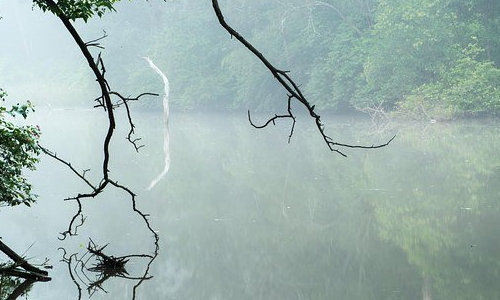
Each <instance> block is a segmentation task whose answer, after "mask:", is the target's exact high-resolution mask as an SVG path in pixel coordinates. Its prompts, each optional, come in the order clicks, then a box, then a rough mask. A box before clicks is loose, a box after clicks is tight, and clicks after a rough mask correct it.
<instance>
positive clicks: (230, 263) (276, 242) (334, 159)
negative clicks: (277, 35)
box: [0, 110, 500, 300]
mask: <svg viewBox="0 0 500 300" xmlns="http://www.w3.org/2000/svg"><path fill="white" fill-rule="evenodd" d="M33 120H34V122H35V123H37V124H39V125H40V126H41V127H42V131H43V139H42V143H43V144H44V145H45V146H46V147H49V148H51V149H53V150H54V151H56V152H57V153H58V155H60V156H61V157H64V158H71V160H72V162H73V165H74V166H75V167H76V168H77V169H81V170H82V169H87V168H90V169H91V171H90V172H88V173H87V176H88V178H89V179H94V180H96V179H97V178H99V175H100V172H99V168H100V159H101V157H102V154H101V150H100V147H101V139H102V138H103V134H104V131H105V130H104V129H105V127H104V126H105V125H104V124H105V123H104V122H105V119H103V116H102V115H101V114H100V112H97V111H57V110H51V111H41V112H38V113H37V114H36V115H35V116H34V118H33ZM136 120H137V125H138V134H139V136H141V137H142V138H143V139H142V141H143V143H144V144H146V147H144V148H143V149H141V151H140V152H139V153H138V154H136V153H135V151H134V150H133V148H132V147H130V146H129V145H127V144H126V143H125V141H124V136H125V132H126V130H127V128H121V129H120V130H119V131H118V132H117V134H116V138H115V142H114V144H113V157H112V161H111V175H112V176H113V177H114V178H115V179H116V180H118V181H119V182H120V183H122V184H125V185H128V186H129V187H130V188H132V189H133V190H134V191H135V192H136V193H137V194H138V203H139V204H138V205H139V207H140V208H141V209H142V210H143V211H144V212H147V213H150V214H151V223H152V226H153V227H154V228H155V229H157V230H158V232H159V234H160V238H161V240H160V255H159V257H158V259H157V260H156V262H155V263H154V264H153V266H152V272H151V273H152V274H153V275H154V278H153V279H152V280H149V281H147V282H145V283H144V284H143V285H141V286H140V287H139V288H138V290H137V299H200V300H201V299H249V300H250V299H252V300H253V299H287V300H288V299H376V300H378V299H384V300H385V299H424V300H430V299H500V288H498V282H500V236H499V234H498V228H500V215H499V210H500V201H499V200H500V199H499V198H500V184H499V182H500V155H499V154H498V151H499V149H500V137H499V133H500V124H499V123H494V122H478V121H471V122H468V123H463V124H456V123H453V124H439V123H438V124H420V125H411V126H410V125H407V124H404V125H403V124H393V125H392V127H390V128H389V129H387V130H385V131H382V132H381V131H380V130H379V129H380V128H376V127H375V126H373V124H372V123H371V122H369V121H358V122H353V121H354V120H352V119H348V118H347V119H342V120H337V121H332V122H330V123H329V124H328V129H327V130H328V131H329V132H332V137H335V138H338V139H339V140H340V141H342V142H357V141H359V142H361V143H366V144H371V143H377V142H380V141H384V140H385V139H388V138H390V137H391V136H392V134H394V133H397V134H398V136H397V138H396V140H394V142H393V143H392V144H391V145H390V146H389V147H387V148H384V149H380V150H375V151H351V150H348V151H347V154H348V155H349V157H348V158H342V157H340V156H338V155H334V154H332V153H330V152H328V151H327V148H326V146H325V145H324V144H323V143H322V142H321V140H320V138H319V136H318V135H317V133H316V131H315V130H314V128H313V127H312V126H311V124H309V123H308V119H307V118H306V117H304V118H302V119H301V120H299V123H298V124H297V132H296V134H295V136H294V137H293V139H292V142H291V144H287V136H288V127H287V126H286V124H282V125H280V126H276V127H273V128H269V129H266V130H260V131H258V130H255V129H253V128H251V127H250V126H249V125H248V124H247V122H246V116H245V114H238V115H217V114H208V115H204V114H178V113H177V114H176V113H174V114H172V119H171V158H172V164H171V169H170V171H169V173H168V174H167V176H166V178H164V180H162V181H161V182H160V183H159V184H158V185H157V186H156V187H155V188H154V189H153V190H151V191H146V190H145V188H146V187H147V186H148V184H149V182H150V181H151V180H152V179H153V178H154V177H155V176H156V175H157V174H158V173H159V172H160V171H161V170H162V168H163V166H162V163H163V158H162V155H163V153H162V129H161V115H160V114H147V113H142V114H141V113H140V114H137V115H136ZM30 176H31V179H32V181H33V182H34V184H35V188H36V192H37V193H38V194H39V196H40V197H39V202H38V204H37V205H35V206H34V207H32V208H24V207H18V208H2V209H1V210H0V228H1V229H2V230H1V237H2V241H4V242H5V243H6V244H8V245H9V246H11V247H12V248H14V249H15V250H17V251H18V252H20V253H23V252H24V251H26V250H27V252H26V254H25V255H26V256H27V257H28V258H30V259H31V261H32V262H34V263H37V262H38V263H41V262H43V261H44V259H45V258H48V259H50V263H51V264H52V265H53V266H54V268H53V269H52V270H51V271H50V275H51V276H52V277H53V280H52V281H51V282H49V283H38V284H36V285H34V287H33V289H32V291H31V292H30V294H29V299H76V297H77V290H76V287H75V286H74V285H73V283H72V281H71V279H70V278H69V276H68V270H67V266H66V265H65V264H64V263H61V262H60V259H61V257H62V252H61V251H58V250H57V248H58V247H61V246H63V247H65V248H66V249H68V252H69V253H74V252H79V253H80V254H83V253H85V246H86V244H87V242H88V240H89V238H92V239H93V240H94V241H95V242H96V243H97V244H99V245H105V244H108V243H109V246H108V247H107V248H106V250H107V254H110V255H115V256H120V255H126V254H130V253H139V252H144V253H148V252H151V251H152V237H151V233H150V232H148V231H147V230H146V228H145V226H144V224H143V222H141V220H140V219H139V218H138V216H137V214H134V213H133V212H132V210H131V205H130V200H129V198H127V196H126V195H124V194H123V193H121V192H118V191H116V190H112V189H110V190H109V191H107V192H105V193H104V194H103V195H101V196H100V197H98V198H96V199H91V200H87V201H84V203H83V204H84V214H85V216H87V220H86V222H85V224H84V226H82V227H81V228H80V230H79V235H78V236H77V237H73V238H68V239H67V240H65V241H63V242H61V241H59V240H58V239H57V237H58V232H60V231H63V230H65V229H66V228H67V225H68V222H69V220H70V219H71V216H72V215H73V213H74V212H75V211H76V206H75V203H73V202H69V201H66V202H64V201H63V199H64V198H65V197H68V196H73V195H76V193H78V192H82V191H86V190H85V186H84V185H82V184H81V183H80V182H79V181H78V180H77V179H76V178H75V177H74V176H73V175H72V174H71V173H70V172H69V171H68V170H67V169H66V168H65V167H64V166H62V165H61V164H59V163H57V162H55V161H53V160H52V159H50V158H48V157H43V160H42V162H41V164H40V166H39V170H38V171H37V172H35V173H34V174H31V175H30ZM30 246H31V247H30ZM142 268H144V263H143V262H141V261H140V260H135V261H132V262H131V264H130V265H129V266H128V267H127V269H128V270H129V272H130V273H131V275H137V274H139V273H140V272H141V270H142ZM134 284H135V282H134V281H128V280H123V279H118V278H113V279H110V280H109V281H107V282H106V283H105V284H104V285H103V288H105V289H106V290H107V291H108V292H109V293H108V294H106V293H103V292H98V293H96V294H94V296H93V297H92V299H127V298H129V299H130V297H131V293H132V287H133V285H134ZM84 296H85V297H84V298H86V296H87V295H86V294H85V293H84Z"/></svg>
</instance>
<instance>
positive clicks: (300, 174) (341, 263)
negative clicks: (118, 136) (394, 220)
mask: <svg viewBox="0 0 500 300" xmlns="http://www.w3.org/2000/svg"><path fill="white" fill-rule="evenodd" d="M219 122H220V124H218V125H220V127H219V126H218V125H215V124H217V121H214V120H210V122H208V121H207V122H205V121H204V120H200V119H197V120H193V119H191V118H188V120H186V123H189V124H190V126H183V125H184V124H177V126H175V127H177V128H183V129H182V136H179V142H178V145H185V146H184V147H186V148H183V149H182V151H181V150H180V149H179V148H178V147H179V146H174V147H173V148H172V151H173V153H174V154H175V156H176V157H177V159H178V160H179V161H188V160H189V161H190V162H191V163H192V165H193V166H196V167H193V168H189V167H176V166H173V167H172V170H171V172H172V173H171V175H173V176H172V177H171V178H169V180H170V181H169V184H168V187H167V186H158V187H157V188H158V191H156V192H157V193H158V194H159V195H161V197H164V198H166V199H168V201H169V205H168V206H164V205H161V206H158V209H157V211H156V212H157V214H158V216H160V218H162V220H163V222H166V225H165V226H166V227H167V228H169V234H168V235H167V236H165V239H166V241H165V242H164V243H166V245H168V249H169V251H168V252H169V255H168V257H169V259H168V261H161V262H160V261H159V262H158V264H157V265H156V268H157V270H158V271H157V275H156V279H157V280H158V281H159V282H162V283H168V289H167V288H165V287H164V286H158V287H155V290H154V292H151V294H149V296H150V297H153V295H155V297H161V298H166V299H169V298H173V297H175V298H178V299H179V298H186V299H206V298H210V296H213V298H228V299H231V298H238V299H252V300H255V299H301V298H302V299H329V298H331V296H332V295H336V296H337V297H338V298H342V299H373V298H375V299H397V298H390V297H389V296H390V295H392V293H393V291H399V294H398V295H400V296H401V298H402V299H403V298H407V299H410V298H415V297H414V296H415V295H420V293H421V286H420V284H419V283H418V279H419V277H418V274H417V273H416V271H415V268H414V267H412V266H410V265H409V264H408V263H407V262H406V257H405V256H404V255H403V253H402V251H401V250H400V249H398V248H397V247H394V246H393V245H392V244H390V243H387V242H380V241H379V238H378V232H377V230H376V225H377V224H376V219H375V218H374V212H373V208H372V206H371V201H370V200H369V199H370V197H369V193H368V192H367V191H366V182H367V179H366V178H365V176H364V174H363V173H360V172H359V170H363V164H362V162H363V161H362V160H358V159H353V160H350V161H349V162H345V159H344V158H342V157H331V155H329V153H328V152H327V151H324V149H323V147H322V146H323V145H321V143H320V142H319V141H316V142H315V139H314V136H309V135H308V133H307V132H306V133H304V132H303V131H301V130H297V132H296V133H295V134H296V135H297V137H298V138H300V140H301V143H292V144H291V145H289V146H286V144H285V143H286V141H284V143H283V144H282V146H283V147H279V145H278V143H279V142H277V140H279V139H276V137H277V136H281V135H282V128H281V127H279V126H277V127H276V128H277V132H275V135H271V136H269V135H267V134H266V135H264V134H259V133H257V134H255V132H254V131H252V130H251V128H246V127H245V126H241V125H242V124H241V122H240V123H238V122H237V121H234V124H232V123H231V121H230V120H220V121H219ZM227 124H231V126H228V125H227ZM239 125H240V126H239ZM284 130H286V129H283V131H284ZM221 131H225V134H224V135H221V134H220V132H221ZM173 134H176V133H175V132H174V133H173ZM262 145H267V147H268V148H267V147H264V146H262ZM269 149H274V150H276V149H280V150H279V155H269V153H271V152H272V151H268V150H269ZM304 157H307V158H308V159H302V158H304ZM309 158H311V159H309ZM332 170H334V171H332ZM204 174H210V176H204ZM165 270H167V271H165ZM373 295H376V296H373ZM388 295H389V296H388Z"/></svg>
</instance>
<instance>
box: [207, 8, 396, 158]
mask: <svg viewBox="0 0 500 300" xmlns="http://www.w3.org/2000/svg"><path fill="white" fill-rule="evenodd" d="M212 7H213V9H214V12H215V14H216V16H217V19H218V20H219V23H220V25H221V26H222V27H223V28H224V29H225V30H226V31H227V32H228V33H229V34H230V35H231V38H232V37H233V36H234V37H235V38H236V39H237V40H238V41H239V42H240V43H241V44H243V46H245V48H247V49H248V50H249V51H250V52H252V53H253V54H254V55H255V56H256V57H257V58H258V59H259V60H260V61H261V62H262V63H263V64H264V65H265V66H266V68H267V69H268V70H269V72H271V74H272V75H273V76H274V78H275V79H276V80H277V81H278V82H279V83H280V85H281V86H282V87H283V88H284V89H285V90H286V91H287V93H288V94H289V96H288V114H286V115H275V116H274V117H272V118H270V119H269V120H268V121H267V122H266V123H265V124H264V125H262V126H256V125H255V124H253V123H252V121H251V119H250V113H249V114H248V115H249V119H250V124H251V125H252V126H253V127H255V128H264V127H266V126H268V125H269V124H271V123H272V124H273V125H274V124H275V121H276V120H277V119H283V118H292V119H293V124H292V129H291V135H290V136H289V138H288V141H290V139H291V136H292V134H293V130H294V126H295V115H294V114H293V113H292V110H291V100H292V99H295V100H296V101H298V102H299V103H301V104H302V105H303V106H304V107H305V108H306V109H307V110H308V112H309V115H310V116H311V117H312V118H313V119H314V121H315V124H316V127H317V129H318V131H319V133H320V135H321V136H322V138H323V140H324V141H325V143H326V145H327V146H328V148H329V149H330V151H332V152H336V153H338V154H340V155H342V156H344V157H346V154H345V153H344V152H343V150H341V148H353V149H354V148H357V149H377V148H382V147H385V146H387V145H389V144H390V142H392V140H393V139H394V138H395V136H394V137H392V138H391V139H390V140H389V141H387V142H386V143H383V144H378V145H371V146H364V145H355V144H346V143H339V142H336V141H334V140H333V139H332V138H330V137H329V136H328V135H326V133H325V126H324V124H323V122H322V121H321V116H320V115H318V114H317V113H316V112H315V111H314V108H315V106H314V105H312V104H311V103H310V102H309V101H308V100H307V99H306V97H305V96H304V95H303V93H302V91H301V90H300V88H299V86H298V85H297V84H296V83H295V81H294V80H293V79H292V78H291V77H290V76H289V75H288V73H289V71H284V70H280V69H278V68H276V67H275V66H274V65H273V64H272V63H271V62H270V61H269V60H268V59H267V58H266V57H265V56H264V55H263V54H262V53H261V52H260V51H259V50H257V48H255V47H254V46H253V45H252V44H251V43H250V42H248V41H247V40H246V39H245V38H244V37H243V36H241V35H240V33H239V32H238V31H236V30H235V29H234V28H232V27H231V26H230V25H229V24H227V22H226V21H225V19H224V15H223V14H222V11H221V9H220V7H219V2H218V0H212Z"/></svg>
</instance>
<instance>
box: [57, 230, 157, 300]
mask: <svg viewBox="0 0 500 300" xmlns="http://www.w3.org/2000/svg"><path fill="white" fill-rule="evenodd" d="M107 246H108V245H105V246H102V247H98V246H97V245H96V244H95V243H94V241H92V240H90V241H89V243H88V246H87V252H85V253H84V254H83V255H82V256H81V257H78V253H73V254H71V255H69V256H68V255H67V252H66V250H65V249H64V248H60V249H61V250H62V251H63V252H64V254H63V259H62V261H63V262H64V263H66V264H67V265H68V271H69V274H70V276H71V279H72V280H73V283H74V284H75V285H76V287H77V289H78V299H81V298H82V288H81V285H84V286H85V287H86V289H87V292H88V294H89V297H91V296H92V295H94V293H95V292H97V291H98V290H101V291H103V292H106V293H107V291H106V290H105V289H104V288H103V284H104V283H105V282H106V281H107V280H108V279H110V278H114V277H115V278H123V279H129V280H134V281H137V283H136V284H135V285H134V295H135V289H136V288H137V287H138V286H139V285H141V284H142V282H143V281H144V280H149V279H151V278H152V276H150V275H148V271H147V270H146V271H144V273H143V275H142V276H139V277H134V276H131V275H130V274H129V273H128V271H127V270H126V266H127V263H128V262H129V261H130V260H131V259H137V258H140V259H147V260H148V261H149V262H152V260H154V259H155V258H156V256H153V255H148V254H130V255H125V256H119V257H115V256H112V255H107V254H105V253H104V252H103V250H104V249H105V248H106V247H107ZM148 266H149V265H148ZM89 273H94V275H89ZM91 277H92V278H91ZM133 298H135V297H133Z"/></svg>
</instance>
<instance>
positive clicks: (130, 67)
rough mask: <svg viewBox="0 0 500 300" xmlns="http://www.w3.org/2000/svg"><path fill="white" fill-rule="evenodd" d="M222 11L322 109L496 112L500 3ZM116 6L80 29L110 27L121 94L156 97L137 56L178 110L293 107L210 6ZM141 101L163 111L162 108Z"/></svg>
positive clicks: (394, 1) (337, 4) (265, 6)
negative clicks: (164, 79) (165, 85)
mask: <svg viewBox="0 0 500 300" xmlns="http://www.w3.org/2000/svg"><path fill="white" fill-rule="evenodd" d="M220 5H221V9H222V11H223V13H224V14H225V16H226V20H227V21H228V23H230V24H231V25H232V26H233V27H234V28H235V29H237V30H238V31H240V33H241V34H242V35H243V36H244V37H246V38H247V39H248V40H249V41H251V42H252V43H253V44H254V45H255V46H256V47H257V48H258V49H259V50H260V51H261V52H262V53H263V54H264V55H266V57H267V58H268V59H269V60H270V61H272V62H273V63H275V64H276V65H277V66H278V67H279V68H281V69H285V70H290V75H291V76H292V77H293V78H295V80H296V82H298V83H300V84H301V87H302V89H303V91H304V92H305V94H306V97H307V98H308V99H309V100H310V101H311V102H312V103H314V104H316V107H317V108H320V109H328V110H330V111H333V112H346V111H350V110H362V111H368V110H374V109H375V110H384V111H386V112H387V111H396V112H398V113H399V114H401V115H409V116H412V117H418V118H420V117H431V118H451V117H456V116H468V115H485V114H486V115H496V114H498V113H499V112H500V89H499V87H498V83H499V82H500V69H499V66H500V31H499V30H498V28H500V2H499V1H498V0H420V1H406V0H324V1H314V0H231V1H221V3H220ZM116 8H117V12H116V13H109V14H107V15H105V16H104V17H103V18H102V19H100V20H97V19H96V20H91V21H89V24H83V23H82V24H78V25H79V28H81V30H82V32H83V33H84V35H86V36H88V37H89V40H90V39H91V38H95V37H96V36H98V35H99V34H100V33H101V32H102V29H105V30H106V32H107V34H108V37H107V38H106V39H105V40H104V41H103V45H104V46H105V47H106V49H105V50H103V57H104V59H105V63H106V64H107V67H108V74H107V75H108V79H109V81H110V82H111V83H113V84H114V86H115V87H116V88H115V89H122V90H125V91H126V93H130V94H134V93H139V92H143V91H160V92H161V90H162V85H161V79H160V78H158V77H157V75H156V74H155V73H154V72H152V71H151V70H150V69H149V68H148V67H147V63H146V62H145V61H144V60H143V59H141V56H148V57H150V58H151V59H152V60H153V61H154V62H155V63H156V64H157V65H158V66H159V67H160V68H162V69H163V71H164V72H165V73H166V74H167V76H168V77H169V80H170V82H171V103H172V107H173V108H174V109H175V108H181V109H214V110H220V109H224V110H225V109H247V108H248V109H251V110H254V111H259V110H268V109H279V108H283V107H284V106H285V105H286V94H285V92H284V91H283V90H282V89H281V88H280V87H279V86H278V84H277V83H276V82H275V81H274V79H273V77H272V76H271V75H270V74H269V73H268V72H267V71H266V69H265V68H264V67H263V66H262V64H261V63H260V62H259V61H258V60H257V59H256V58H255V57H253V56H252V55H251V54H250V53H249V52H248V51H247V50H246V49H245V48H243V47H242V46H241V45H240V44H239V43H238V42H237V41H236V40H235V39H231V38H230V36H229V35H228V34H227V33H226V32H225V31H224V30H223V29H222V28H221V27H220V25H219V24H218V22H217V19H216V17H215V15H214V13H213V11H212V10H211V3H210V1H205V0H192V1H188V0H173V1H167V2H163V1H149V2H144V1H134V2H128V1H122V2H120V3H118V4H117V6H116ZM29 13H31V12H29ZM0 22H2V21H0ZM0 25H1V23H0ZM72 63H73V64H74V62H72ZM68 64H69V65H71V64H70V63H68ZM68 64H66V63H65V61H62V60H61V61H58V62H57V63H55V65H56V66H57V65H61V66H63V65H66V66H67V65H68ZM51 67H54V66H53V65H51ZM84 67H85V66H84V64H80V65H78V68H79V69H81V68H84ZM0 68H2V65H1V64H0ZM49 69H50V68H49ZM61 69H63V71H61ZM2 72H3V73H4V70H2ZM49 72H50V71H49ZM58 72H59V73H58V75H60V76H61V78H62V79H61V80H63V82H64V81H65V80H66V81H70V82H68V86H71V85H75V82H77V83H78V84H76V86H77V87H78V88H77V89H76V90H78V89H79V90H83V89H85V90H90V87H91V86H92V85H93V84H94V83H93V81H92V78H91V76H89V74H87V73H85V72H83V71H78V70H76V71H75V70H71V68H68V67H59V71H58ZM56 101H57V100H56ZM137 105H138V106H140V107H143V108H158V109H160V108H161V101H160V100H159V99H158V101H157V100H154V99H153V100H145V101H142V103H140V104H137Z"/></svg>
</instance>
